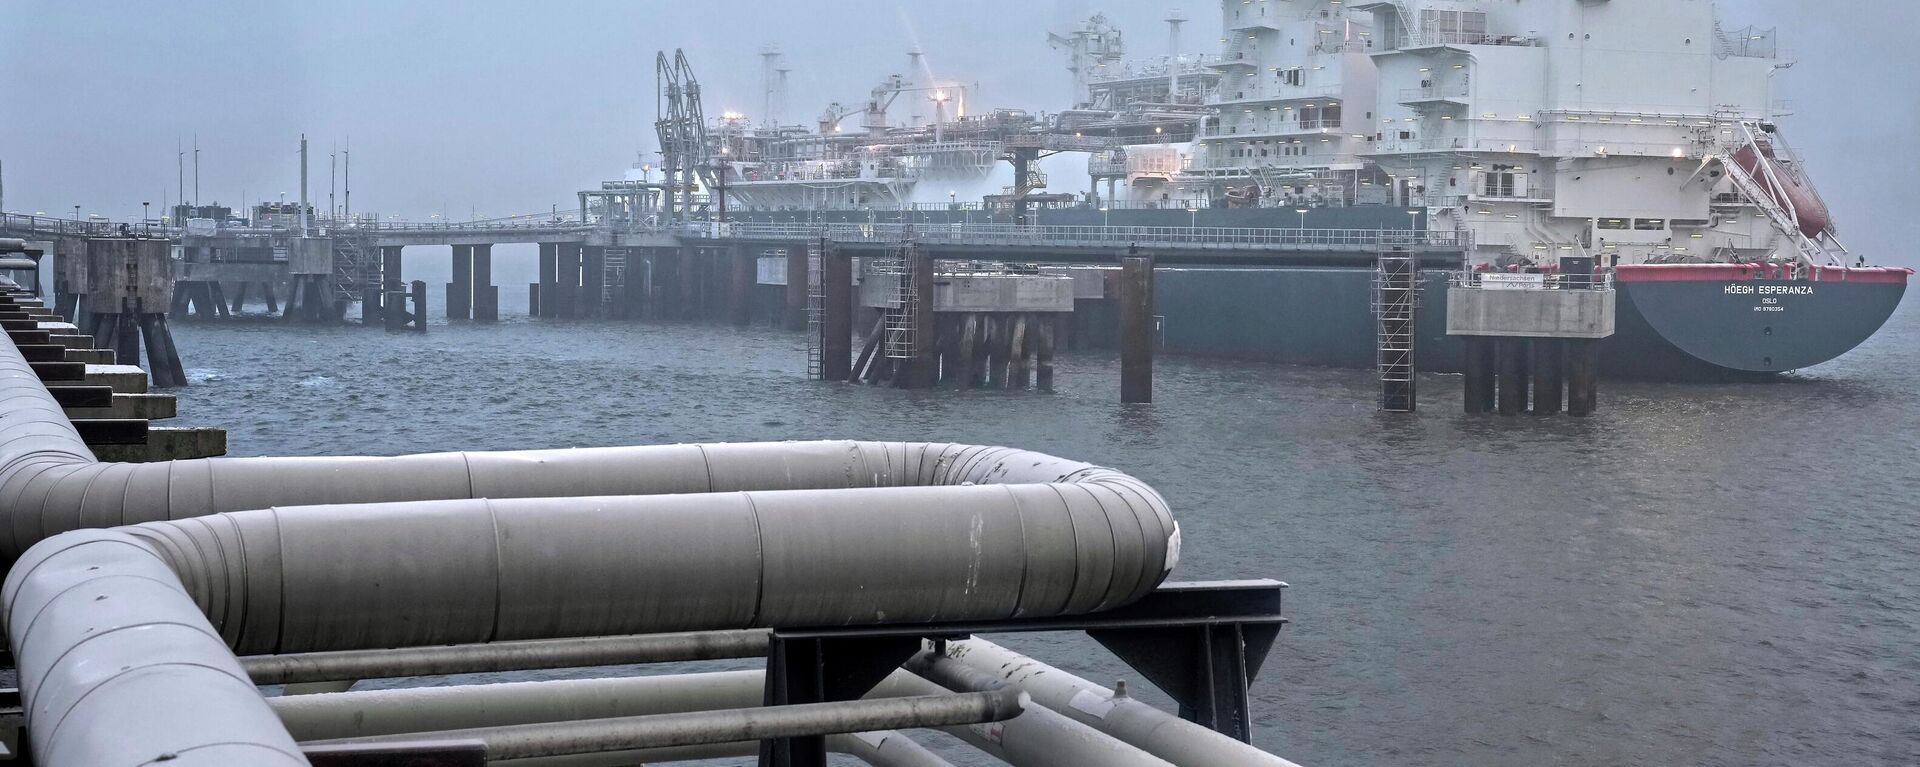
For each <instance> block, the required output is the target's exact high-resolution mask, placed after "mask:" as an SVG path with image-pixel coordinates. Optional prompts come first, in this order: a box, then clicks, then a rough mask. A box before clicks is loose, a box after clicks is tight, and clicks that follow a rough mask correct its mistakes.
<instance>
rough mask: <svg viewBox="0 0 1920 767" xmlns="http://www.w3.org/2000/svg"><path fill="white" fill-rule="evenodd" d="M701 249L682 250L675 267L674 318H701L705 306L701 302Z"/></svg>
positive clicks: (687, 247)
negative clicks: (675, 294) (675, 293)
mask: <svg viewBox="0 0 1920 767" xmlns="http://www.w3.org/2000/svg"><path fill="white" fill-rule="evenodd" d="M700 263H701V262H700V249H699V248H697V247H694V246H692V245H686V246H682V247H681V248H680V254H679V260H678V262H677V263H675V264H674V265H673V274H674V287H675V289H676V291H677V296H676V297H675V298H674V302H675V303H674V317H675V318H678V319H683V320H686V319H693V318H695V317H699V316H700V312H701V310H702V309H703V308H704V306H703V305H702V304H701V302H700V293H701V290H700V277H701V272H700Z"/></svg>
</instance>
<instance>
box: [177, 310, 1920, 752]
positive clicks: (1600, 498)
mask: <svg viewBox="0 0 1920 767" xmlns="http://www.w3.org/2000/svg"><path fill="white" fill-rule="evenodd" d="M502 284H503V285H505V286H509V287H506V288H503V290H502V293H503V295H504V301H503V302H504V303H506V304H507V306H506V307H504V311H503V314H504V315H506V316H507V317H508V320H507V321H506V322H503V323H502V324H501V325H499V326H497V327H485V326H471V325H454V326H446V325H435V326H434V327H433V328H432V329H431V332H429V333H427V334H425V335H413V334H396V335H389V334H387V333H385V332H383V331H381V330H378V329H362V328H357V327H344V328H335V329H325V328H320V329H316V328H289V327H287V326H285V325H281V324H279V323H275V322H269V321H261V322H241V323H226V324H190V323H185V322H183V323H180V324H178V325H176V334H177V337H178V342H179V346H180V349H181V353H182V355H183V357H184V359H185V361H186V365H187V366H188V368H190V370H191V373H192V375H193V376H194V380H195V385H194V386H192V387H191V388H188V389H185V390H183V391H181V392H180V393H181V403H180V410H181V413H182V414H183V417H182V418H181V419H180V420H181V423H190V424H206V425H221V426H225V427H227V428H228V429H230V430H231V431H230V445H231V451H232V453H233V454H234V455H271V454H357V453H365V454H400V453H409V452H422V451H432V450H497V449H520V448H540V447H571V446H594V445H625V444H646V443H661V442H696V441H713V440H775V439H823V438H860V439H905V440H952V441H965V442H980V443H989V444H1007V445H1014V446H1019V447H1024V448H1032V449H1036V450H1042V451H1047V452H1051V453H1055V454H1058V455H1062V456H1068V457H1072V458H1077V459H1084V460H1090V461H1095V462H1099V463H1104V464H1108V465H1112V466H1115V467H1118V468H1121V469H1123V470H1126V471H1128V472H1131V473H1134V474H1136V475H1138V476H1140V477H1142V478H1143V479H1145V480H1147V481H1148V482H1151V483H1152V484H1153V485H1154V486H1155V487H1157V488H1159V489H1160V490H1161V491H1162V492H1164V493H1165V494H1166V496H1167V498H1168V500H1169V501H1170V502H1171V503H1172V504H1173V506H1174V509H1175V513H1176V516H1177V517H1178V519H1179V520H1180V523H1181V526H1182V529H1183V531H1184V535H1185V540H1186V545H1185V550H1184V558H1183V560H1182V562H1181V564H1180V567H1179V569H1178V570H1176V571H1175V574H1174V578H1175V579H1178V580H1199V579H1211V578H1251V577H1271V578H1277V579H1280V580H1284V581H1287V582H1289V583H1290V584H1291V585H1292V588H1291V589H1290V590H1289V592H1288V594H1287V601H1286V605H1287V610H1286V611H1287V614H1288V617H1289V618H1290V619H1291V621H1292V622H1291V623H1290V624H1289V625H1288V627H1287V628H1286V629H1285V630H1284V631H1283V632H1282V633H1281V636H1280V641H1279V644H1278V646H1277V647H1276V649H1275V651H1274V652H1273V654H1272V655H1271V656H1270V657H1269V659H1268V661H1267V664H1266V668H1265V670H1264V671H1263V672H1262V674H1261V675H1260V678H1259V681H1258V682H1257V683H1256V685H1255V689H1254V692H1255V695H1256V697H1257V699H1258V704H1257V706H1256V712H1257V714H1258V716H1259V718H1258V720H1257V721H1256V723H1255V727H1256V743H1257V744H1258V745H1259V746H1261V747H1263V748H1265V749H1268V750H1270V751H1272V752H1274V753H1277V754H1280V755H1282V756H1285V757H1287V758H1290V759H1293V760H1296V761H1298V762H1300V763H1302V764H1303V765H1309V766H1312V765H1349V764H1377V765H1461V766H1462V767H1467V766H1469V765H1541V764H1569V765H1584V764H1603V763H1619V764H1708V765H1757V764H1787V763H1795V764H1798V763H1817V764H1849V765H1882V764H1884V765H1896V764H1913V763H1916V762H1920V726H1916V725H1915V722H1916V721H1920V653H1916V652H1915V651H1914V648H1915V637H1916V636H1920V518H1917V517H1916V515H1915V514H1914V513H1913V508H1914V497H1915V494H1916V491H1920V479H1916V476H1915V472H1914V469H1913V465H1914V460H1915V458H1916V457H1920V404H1917V403H1916V402H1915V391H1916V389H1915V386H1914V384H1913V378H1912V374H1911V371H1912V370H1914V368H1915V366H1916V364H1920V352H1916V342H1920V310H1916V309H1915V307H1914V305H1913V303H1912V302H1908V305H1907V306H1906V307H1904V308H1903V309H1902V310H1901V311H1900V312H1899V313H1898V314H1897V315H1896V316H1895V317H1894V319H1893V320H1892V322H1891V323H1890V324H1889V326H1888V327H1887V329H1886V330H1884V331H1882V332H1881V333H1880V334H1879V335H1878V336H1876V337H1875V338H1874V339H1873V340H1872V341H1870V342H1869V343H1868V344H1867V345H1866V346H1864V347H1862V348H1861V349H1859V350H1857V351H1855V352H1854V353H1852V354H1850V355H1848V356H1846V357H1844V358H1842V359H1841V360H1839V361H1837V362H1834V363H1831V364H1829V365H1826V366H1822V367H1821V368H1817V369H1814V370H1810V371H1806V372H1804V373H1800V374H1796V375H1793V376H1791V377H1788V378H1786V379H1784V380H1782V381H1780V382H1777V383H1770V384H1742V385H1713V386H1699V385H1683V384H1653V383H1627V382H1605V383H1603V385H1602V389H1601V411H1600V413H1599V414H1598V415H1597V416H1596V417H1594V418H1591V419H1586V420H1576V419H1571V418H1566V417H1554V418H1539V419H1536V418H1531V417H1520V418H1507V419H1502V418H1495V417H1466V416H1463V415H1461V414H1460V413H1459V412H1458V411H1459V397H1460V388H1459V379H1458V378H1457V377H1448V376H1428V377H1425V378H1423V380H1422V381H1421V386H1422V388H1421V401H1422V405H1423V408H1422V409H1421V411H1420V412H1419V413H1418V414H1415V415H1411V416H1396V415H1386V414H1381V413H1378V412H1376V411H1375V409H1374V395H1375V388H1374V383H1373V382H1372V380H1371V377H1370V375H1369V374H1368V373H1367V372H1365V371H1353V370H1332V369H1320V368H1309V367H1295V366H1285V365H1271V364H1258V363H1249V362H1240V361H1231V362H1230V361H1220V360H1207V359H1194V358H1180V357H1162V358H1161V359H1160V360H1159V361H1158V363H1157V374H1158V380H1157V389H1156V399H1157V401H1156V402H1155V403H1154V404H1153V405H1150V406H1122V405H1120V404H1118V402H1117V400H1118V395H1117V390H1118V365H1117V361H1116V360H1115V359H1114V358H1112V357H1111V356H1107V355H1104V354H1100V353H1073V354H1069V355H1067V356H1065V357H1064V358H1063V359H1062V360H1061V363H1060V365H1059V375H1058V384H1059V388H1060V390H1059V392H1058V393H1056V394H1052V395H1043V394H1027V393H1004V392H955V391H934V392H910V391H898V390H891V389H875V388H870V387H865V386H847V385H837V384H822V383H815V382H810V381H807V380H805V375H804V354H803V341H802V338H801V336H800V335H799V334H793V333H786V332H782V331H776V330H771V329H766V328H753V329H749V330H736V329H733V328H728V327H716V326H710V325H691V324H600V323H567V322H557V321H543V322H532V321H528V320H526V319H525V291H524V290H515V289H512V288H511V287H510V286H511V283H508V282H506V281H505V280H504V279H503V280H502ZM435 306H436V307H437V306H439V304H435ZM256 311H257V308H256ZM436 311H440V310H438V309H436ZM1006 641H1007V642H1008V643H1009V644H1012V645H1014V646H1016V647H1018V648H1021V649H1024V650H1028V651H1031V652H1033V653H1034V654H1036V655H1039V656H1040V657H1042V658H1043V659H1045V660H1047V661H1049V662H1051V663H1054V664H1057V665H1059V666H1062V667H1065V668H1066V669H1068V670H1070V671H1073V672H1074V673H1078V674H1081V675H1083V676H1086V677H1088V678H1091V679H1094V680H1097V681H1101V682H1104V683H1108V684H1111V683H1112V681H1113V680H1114V679H1117V678H1127V679H1128V680H1129V683H1130V685H1131V686H1132V687H1133V689H1135V690H1136V691H1139V692H1138V693H1137V694H1140V695H1142V696H1145V697H1147V698H1148V699H1149V700H1151V701H1154V702H1157V703H1160V704H1162V705H1165V704H1166V701H1165V699H1164V698H1163V697H1161V696H1159V695H1158V694H1157V693H1155V692H1154V691H1152V690H1151V689H1149V688H1148V686H1147V685H1146V684H1145V682H1144V680H1142V679H1140V678H1139V676H1138V675H1137V674H1133V673H1131V672H1129V671H1127V670H1126V669H1125V667H1124V666H1122V665H1120V664H1119V663H1118V662H1117V661H1115V660H1113V659H1112V658H1111V656H1109V655H1107V654H1106V653H1105V652H1104V651H1102V650H1100V649H1099V648H1098V647H1097V646H1096V645H1094V644H1093V643H1091V642H1090V641H1087V640H1086V639H1085V638H1084V637H1076V636H1066V635H1053V636H1044V637H1042V636H1030V637H1015V638H1008V639H1006ZM753 665H755V664H754V663H751V662H737V663H731V664H717V665H708V666H700V667H698V668H701V669H708V668H741V667H750V666H753ZM693 668H695V667H691V666H689V667H671V668H668V669H661V668H650V669H646V670H645V672H646V673H660V672H662V671H667V670H675V671H680V670H692V669H693ZM601 671H604V670H601ZM640 671H641V670H640V669H633V670H632V672H634V673H638V672H640ZM625 672H626V671H625V670H623V673H625ZM596 673H599V672H596V671H592V670H585V671H583V670H572V671H567V672H543V673H529V674H518V675H507V676H504V677H482V678H483V679H500V678H515V679H521V678H555V677H560V676H588V675H594V674H596ZM422 681H438V680H398V681H393V682H383V683H381V685H383V686H392V685H396V684H412V683H419V682H422ZM925 739H926V740H927V741H930V742H936V744H937V745H940V747H941V748H942V751H943V753H946V754H947V755H949V756H950V757H952V758H955V759H956V760H957V761H959V762H960V763H964V764H986V763H988V762H987V760H985V759H982V758H980V757H977V756H971V755H969V754H968V752H967V751H965V750H960V749H957V748H955V747H952V746H951V742H950V741H942V740H940V739H939V738H935V737H933V736H927V737H926V738H925Z"/></svg>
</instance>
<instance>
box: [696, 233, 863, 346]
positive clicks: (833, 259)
mask: <svg viewBox="0 0 1920 767" xmlns="http://www.w3.org/2000/svg"><path fill="white" fill-rule="evenodd" d="M683 252H684V251H683ZM820 252H821V257H820V377H821V378H822V379H824V380H827V381H845V380H848V379H849V378H851V377H852V375H853V366H852V362H853V257H852V256H851V255H848V254H847V253H845V252H843V251H841V250H840V249H839V248H838V247H835V246H834V244H833V242H832V241H830V240H822V241H821V243H820Z"/></svg>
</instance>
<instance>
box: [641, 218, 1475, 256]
mask: <svg viewBox="0 0 1920 767" xmlns="http://www.w3.org/2000/svg"><path fill="white" fill-rule="evenodd" d="M909 230H911V233H912V236H913V237H914V238H916V239H917V240H919V241H920V242H923V243H928V244H936V245H977V246H1014V247H1113V248H1125V247H1128V246H1133V245H1138V246H1140V247H1158V248H1193V249H1222V250H1348V251H1357V250H1371V249H1374V248H1378V247H1382V246H1393V245H1404V246H1410V247H1416V248H1431V249H1442V250H1464V249H1466V248H1469V247H1471V246H1472V244H1473V241H1472V235H1471V233H1468V232H1453V231H1422V230H1412V229H1272V228H1243V227H1186V226H1032V225H1029V226H1022V225H1017V224H962V223H956V224H931V225H918V226H911V225H903V224H858V223H854V224H763V223H713V222H706V223H695V224H687V225H683V226H682V227H681V228H680V229H679V230H678V231H675V232H673V233H674V234H677V235H679V236H680V237H683V238H694V239H751V240H789V241H800V240H807V239H812V238H815V237H826V238H828V239H831V240H833V241H835V242H842V243H860V242H870V243H890V242H899V241H901V240H903V239H905V238H906V237H907V235H908V232H909Z"/></svg>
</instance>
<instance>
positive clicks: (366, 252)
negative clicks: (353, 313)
mask: <svg viewBox="0 0 1920 767" xmlns="http://www.w3.org/2000/svg"><path fill="white" fill-rule="evenodd" d="M379 259H380V254H379V251H378V250H377V249H376V248H374V247H372V245H371V243H369V242H368V241H367V240H364V239H362V238H359V237H334V238H333V280H332V282H333V299H334V301H336V302H338V303H343V304H345V303H352V302H355V301H359V300H361V299H362V298H363V297H364V296H365V295H366V291H367V287H368V286H369V284H370V280H369V278H368V274H369V271H368V269H369V264H371V269H372V272H371V273H372V274H374V275H376V276H375V277H374V278H372V279H374V280H377V279H378V277H377V275H378V274H379V273H380V264H379ZM374 287H375V289H376V290H377V289H378V286H377V285H376V286H374Z"/></svg>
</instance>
